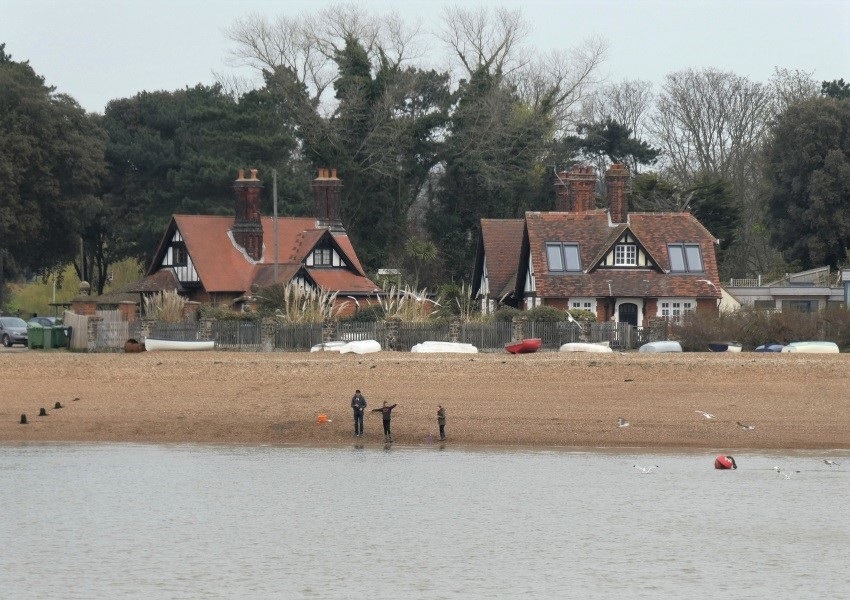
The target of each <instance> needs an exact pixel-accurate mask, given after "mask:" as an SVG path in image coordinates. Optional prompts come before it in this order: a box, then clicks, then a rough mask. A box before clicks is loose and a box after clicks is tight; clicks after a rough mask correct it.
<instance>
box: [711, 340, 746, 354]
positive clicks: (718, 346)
mask: <svg viewBox="0 0 850 600" xmlns="http://www.w3.org/2000/svg"><path fill="white" fill-rule="evenodd" d="M708 349H709V350H711V351H712V352H740V351H741V349H742V345H741V343H740V342H709V343H708Z"/></svg>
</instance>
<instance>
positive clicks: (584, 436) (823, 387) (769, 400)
mask: <svg viewBox="0 0 850 600" xmlns="http://www.w3.org/2000/svg"><path fill="white" fill-rule="evenodd" d="M848 375H850V354H840V355H826V354H823V355H793V354H760V353H740V354H725V353H722V354H721V353H718V354H712V353H685V354H640V353H634V352H630V353H625V354H621V353H618V352H614V353H612V354H601V355H600V354H579V353H557V352H539V353H536V354H527V355H518V356H513V355H508V354H501V353H499V354H489V353H487V354H484V353H482V354H475V355H460V354H456V355H451V354H410V353H405V352H398V353H395V352H381V353H377V354H369V355H363V356H358V355H352V354H345V355H340V354H338V353H334V352H322V353H236V352H217V351H216V352H145V353H141V354H123V353H120V354H81V353H69V352H66V351H64V350H55V351H41V352H38V351H36V352H33V351H19V352H10V351H0V442H23V441H39V442H46V441H61V442H67V441H75V442H77V441H79V442H134V443H173V442H177V443H212V444H217V443H223V444H273V445H302V446H321V445H329V446H331V445H342V444H351V443H354V442H355V440H356V441H357V443H362V444H364V445H370V444H376V445H379V444H382V443H383V434H382V428H381V418H380V415H379V414H377V413H372V412H369V413H368V414H367V416H366V424H365V431H366V433H365V436H364V437H363V438H354V437H353V435H352V433H353V425H352V415H351V409H350V399H351V396H352V395H353V393H354V390H355V389H356V388H359V389H360V390H362V392H363V394H364V396H365V397H366V400H367V402H368V408H367V410H370V409H372V408H377V407H379V406H380V405H381V403H382V401H384V400H386V401H387V402H389V403H398V407H397V408H396V409H395V410H394V411H393V420H392V428H393V437H394V440H395V443H396V445H423V444H427V443H428V441H429V440H428V437H429V434H431V435H432V436H433V439H434V440H436V438H437V422H436V411H437V405H438V404H443V405H444V406H445V407H446V409H447V412H448V418H447V425H446V432H447V436H448V444H449V445H457V446H465V447H534V448H554V447H585V448H589V447H591V448H602V447H607V448H626V447H632V448H706V449H718V450H721V451H724V452H731V451H734V450H736V449H848V448H850V432H848V423H850V376H848ZM56 402H60V403H61V404H62V406H63V408H61V409H55V408H54V405H55V403H56ZM42 407H43V408H46V409H47V413H48V414H47V416H43V417H39V416H38V413H39V409H40V408H42ZM696 411H707V412H709V413H713V414H715V415H716V417H715V418H713V419H706V418H704V417H703V416H702V415H700V414H699V413H698V412H696ZM21 414H26V415H27V420H28V424H27V425H21V424H20V417H21ZM319 414H326V415H327V416H328V417H329V419H330V422H328V423H324V424H320V423H317V415H319ZM618 417H623V418H625V419H627V420H628V421H629V426H628V427H624V428H620V427H618V426H617V419H618ZM738 421H740V422H743V423H746V424H752V425H754V426H755V428H754V429H752V430H748V431H745V430H743V429H741V428H740V427H739V426H738V425H737V424H736V422H738Z"/></svg>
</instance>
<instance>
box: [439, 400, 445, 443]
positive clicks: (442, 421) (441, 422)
mask: <svg viewBox="0 0 850 600" xmlns="http://www.w3.org/2000/svg"><path fill="white" fill-rule="evenodd" d="M437 425H439V427H440V441H441V442H445V441H446V409H445V408H443V405H442V404H438V405H437Z"/></svg>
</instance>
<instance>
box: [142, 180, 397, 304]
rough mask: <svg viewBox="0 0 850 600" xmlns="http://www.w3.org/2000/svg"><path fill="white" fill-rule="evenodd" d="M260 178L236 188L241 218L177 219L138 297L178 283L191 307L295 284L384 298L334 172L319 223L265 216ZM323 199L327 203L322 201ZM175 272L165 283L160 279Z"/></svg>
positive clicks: (320, 191)
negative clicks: (349, 222) (366, 265)
mask: <svg viewBox="0 0 850 600" xmlns="http://www.w3.org/2000/svg"><path fill="white" fill-rule="evenodd" d="M261 187H262V185H261V184H260V181H259V179H257V177H256V171H252V172H251V176H250V177H249V178H245V177H244V175H243V174H242V172H240V175H239V179H237V180H236V182H235V183H234V189H235V190H236V210H235V215H236V216H235V217H226V216H214V215H174V216H173V217H172V219H171V222H170V223H169V225H168V228H167V229H166V232H165V234H164V235H163V237H162V240H161V242H160V245H159V247H158V249H157V251H156V254H155V255H154V259H153V261H152V262H151V266H150V268H149V270H148V275H147V277H146V278H145V279H144V280H142V281H140V282H138V285H137V286H136V288H137V290H134V291H139V292H140V293H149V292H152V291H157V289H155V288H156V285H154V283H153V282H162V281H171V280H172V279H173V280H176V282H177V285H176V286H173V285H172V287H176V289H178V291H180V292H181V293H183V294H184V295H185V296H186V297H188V298H189V299H190V300H196V301H199V302H202V303H212V304H216V305H220V304H222V303H234V302H242V301H244V300H245V299H246V298H250V295H251V293H252V290H253V289H255V288H257V287H266V286H269V285H272V284H275V283H278V284H284V285H285V284H287V283H289V282H296V283H299V284H302V285H310V286H314V287H316V288H319V289H321V290H322V291H326V292H329V293H334V292H336V293H338V294H342V295H345V296H353V297H360V298H364V299H365V298H368V297H369V296H375V295H377V294H380V293H381V290H380V288H379V287H378V286H377V285H375V284H374V283H373V282H372V281H371V280H370V279H369V278H368V277H367V276H366V273H365V272H364V270H363V267H362V265H361V264H360V261H359V259H358V258H357V253H356V252H355V251H354V247H353V246H352V244H351V240H350V238H349V237H348V234H347V233H346V232H345V229H344V228H343V227H342V223H340V222H339V220H338V215H339V208H338V206H336V202H338V201H339V188H340V187H341V184H340V182H339V179H338V178H337V177H336V172H335V171H328V170H326V169H322V170H320V172H319V177H317V179H316V182H315V183H314V189H315V190H316V193H317V195H321V198H320V199H317V207H320V208H321V211H322V212H321V214H320V215H317V216H316V217H285V218H278V219H277V220H276V221H275V219H274V218H273V217H264V216H262V215H260V214H259V191H260V189H261ZM320 200H321V201H320ZM162 272H168V273H171V279H168V280H164V279H163V278H162V277H161V275H160V273H162Z"/></svg>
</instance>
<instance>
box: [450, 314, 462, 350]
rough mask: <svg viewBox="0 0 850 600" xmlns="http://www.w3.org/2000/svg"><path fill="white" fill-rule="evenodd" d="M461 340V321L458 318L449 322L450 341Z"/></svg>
mask: <svg viewBox="0 0 850 600" xmlns="http://www.w3.org/2000/svg"><path fill="white" fill-rule="evenodd" d="M458 340H460V321H458V320H457V319H455V320H453V321H452V322H451V323H449V341H450V342H454V343H455V344H456V343H457V342H458Z"/></svg>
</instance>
